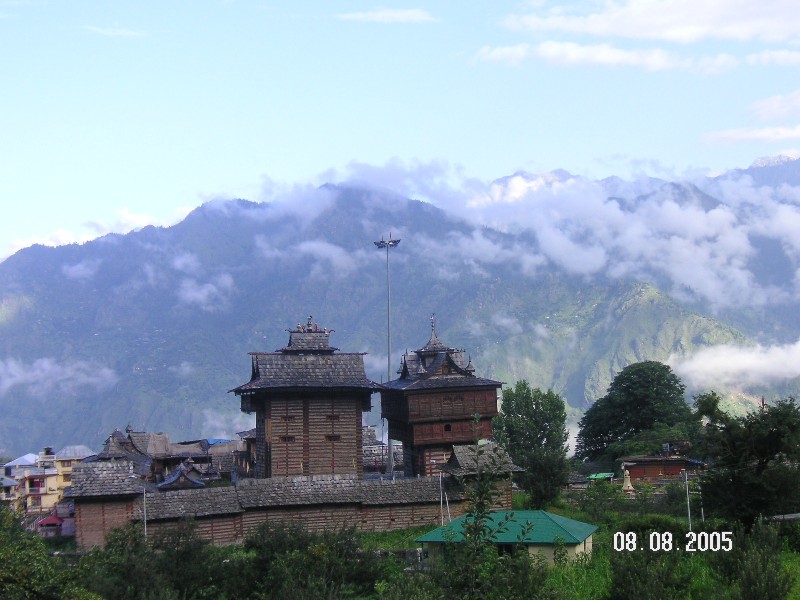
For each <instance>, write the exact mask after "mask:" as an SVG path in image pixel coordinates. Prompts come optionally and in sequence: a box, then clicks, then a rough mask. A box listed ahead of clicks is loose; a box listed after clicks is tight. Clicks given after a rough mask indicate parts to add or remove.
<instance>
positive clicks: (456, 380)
mask: <svg viewBox="0 0 800 600" xmlns="http://www.w3.org/2000/svg"><path fill="white" fill-rule="evenodd" d="M399 373H400V377H398V378H397V379H394V380H392V381H389V382H387V383H385V384H383V385H384V387H386V388H390V389H394V390H404V391H412V390H429V389H436V388H450V389H453V388H475V387H492V388H499V387H500V386H502V385H503V382H502V381H494V380H493V379H485V378H482V377H475V367H473V366H472V360H470V359H467V357H466V354H465V351H464V350H457V349H456V348H450V347H448V346H446V345H445V344H443V343H442V342H441V341H440V340H439V338H438V337H437V336H436V326H435V323H433V322H432V323H431V338H430V339H429V340H428V343H427V344H425V345H424V346H423V347H422V348H420V349H419V350H414V351H413V352H406V353H405V354H404V355H403V363H402V365H401V366H400V371H399Z"/></svg>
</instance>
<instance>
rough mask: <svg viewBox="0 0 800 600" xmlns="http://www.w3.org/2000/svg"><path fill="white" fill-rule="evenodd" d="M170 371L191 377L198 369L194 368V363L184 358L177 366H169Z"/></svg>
mask: <svg viewBox="0 0 800 600" xmlns="http://www.w3.org/2000/svg"><path fill="white" fill-rule="evenodd" d="M169 371H170V372H172V373H175V374H176V375H177V376H178V377H181V378H184V379H185V378H187V377H191V376H192V375H193V374H194V373H195V372H196V371H197V369H195V368H194V366H193V365H192V363H190V362H187V361H185V360H184V361H182V362H181V364H179V365H177V366H172V367H169Z"/></svg>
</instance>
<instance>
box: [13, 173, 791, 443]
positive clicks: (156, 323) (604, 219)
mask: <svg viewBox="0 0 800 600" xmlns="http://www.w3.org/2000/svg"><path fill="white" fill-rule="evenodd" d="M396 183H397V182H396V181H395V184H396ZM434 184H435V185H434ZM390 234H391V235H392V237H393V238H394V239H401V243H400V244H399V245H398V246H397V247H396V248H394V249H392V250H391V253H390V275H391V297H392V312H391V326H392V361H391V364H392V370H393V371H394V370H395V369H396V368H397V367H399V360H400V355H401V353H402V352H403V351H404V350H406V349H413V348H419V347H421V346H422V345H424V344H425V342H426V341H427V340H428V337H429V336H430V326H431V316H432V315H434V314H435V315H436V317H435V319H436V327H437V335H438V337H439V338H440V339H441V340H442V341H443V342H445V343H447V344H449V345H451V346H454V347H459V348H464V349H465V350H466V351H467V352H468V354H470V356H471V358H472V361H473V364H474V366H475V367H476V371H477V374H479V375H481V376H485V377H491V378H494V379H499V380H501V381H504V382H507V383H509V384H513V383H514V382H515V381H516V380H518V379H521V378H525V379H528V380H529V381H530V383H531V384H532V385H534V386H538V387H543V388H552V389H554V390H555V391H557V392H559V393H560V394H561V395H562V396H563V397H564V398H565V399H566V401H567V402H568V404H569V407H570V414H571V416H572V419H573V421H574V420H575V419H577V417H578V416H579V415H580V414H581V412H582V411H583V410H585V408H586V407H587V406H589V405H590V404H591V402H593V401H594V400H596V399H597V398H599V397H601V396H602V395H603V394H604V392H605V389H606V387H607V386H608V384H609V382H610V381H611V379H612V378H613V377H614V375H615V374H616V373H617V372H618V371H619V370H620V369H622V368H623V367H624V366H626V365H627V364H630V363H632V362H636V361H639V360H660V361H665V362H668V363H669V364H670V365H672V366H673V369H675V371H676V372H677V373H678V374H679V376H681V377H682V379H683V381H684V383H686V385H687V387H688V396H691V394H692V393H697V392H700V391H706V390H708V389H716V390H718V391H721V392H723V393H724V394H725V395H726V397H727V398H728V402H729V406H730V407H731V408H732V409H733V410H747V409H748V408H749V407H752V406H755V402H756V398H760V397H761V396H762V395H763V396H765V397H766V398H767V400H768V401H774V400H775V399H777V398H779V397H785V396H787V395H790V394H796V393H797V389H798V387H799V384H800V378H799V376H800V366H799V365H800V342H798V339H800V314H798V311H797V310H796V305H797V299H798V296H799V295H800V160H789V159H784V160H769V161H760V162H757V163H754V165H753V166H751V167H750V168H748V169H741V170H736V171H731V172H729V173H725V174H723V175H720V176H718V177H713V178H710V177H697V178H694V179H692V180H676V181H671V180H667V179H658V178H646V177H642V178H638V179H635V180H632V181H626V180H622V179H620V178H609V179H604V180H601V181H593V180H589V179H586V178H582V177H576V176H573V175H571V174H569V173H566V172H564V171H555V172H552V173H546V174H542V175H533V174H529V173H522V172H520V173H515V174H513V175H510V176H508V177H504V178H501V179H498V180H496V181H493V182H490V183H486V184H482V183H479V182H474V181H468V180H464V181H456V182H452V181H451V182H442V181H436V182H433V183H432V182H431V180H430V179H427V180H426V179H425V178H424V177H422V176H421V175H419V174H414V173H408V174H406V177H405V179H403V180H402V183H401V184H397V185H392V184H391V183H390V184H386V185H381V184H380V182H375V181H371V182H369V183H366V182H363V181H357V180H353V181H348V182H344V183H338V184H326V185H323V186H321V187H314V188H311V187H296V188H291V189H288V190H284V191H283V192H281V194H278V195H276V196H275V197H274V198H272V199H270V201H267V202H252V201H247V200H241V199H239V200H215V201H211V202H208V203H206V204H204V205H202V206H200V207H199V208H197V209H195V210H194V211H193V212H191V213H190V214H189V215H188V216H187V217H186V218H185V219H184V220H183V221H182V222H180V223H178V224H176V225H174V226H172V227H165V228H160V227H153V226H149V227H145V228H143V229H140V230H137V231H133V232H131V233H128V234H125V235H121V234H111V235H106V236H104V237H100V238H98V239H95V240H93V241H90V242H87V243H84V244H79V245H78V244H74V245H67V246H59V247H55V248H53V247H45V246H39V245H35V246H31V247H29V248H26V249H23V250H21V251H19V252H17V253H16V254H14V255H13V256H11V257H9V258H7V259H6V260H4V261H3V262H2V263H0V410H2V415H3V417H2V419H1V420H0V447H2V448H4V449H5V453H6V454H9V455H17V454H20V453H23V452H29V451H37V450H38V449H39V448H41V447H43V446H45V445H46V446H54V447H60V446H61V445H64V444H68V443H75V444H77V443H82V444H87V445H89V446H92V447H95V448H98V447H99V445H100V444H101V443H102V441H103V439H105V437H107V436H108V434H109V433H111V432H112V431H113V430H114V429H115V428H120V429H124V428H125V427H126V426H127V425H128V424H130V425H131V426H132V427H133V428H134V429H136V430H148V431H165V432H167V433H169V434H170V435H171V436H172V437H173V439H176V440H177V439H195V438H198V437H229V438H230V437H232V436H233V435H234V434H235V432H236V431H241V430H244V429H249V428H250V427H252V426H253V416H251V415H244V414H242V413H241V412H240V411H239V403H238V400H237V398H236V397H235V396H234V395H233V394H230V393H228V390H230V389H232V388H233V387H235V386H237V385H239V384H242V383H244V382H246V381H247V380H248V379H249V376H250V357H249V356H248V355H247V353H248V352H250V351H271V350H275V349H278V348H281V347H283V346H284V345H285V343H286V341H287V340H288V333H286V330H287V329H289V328H292V327H293V326H294V325H295V324H296V323H298V322H304V321H305V320H306V319H307V318H308V317H309V315H312V316H313V319H314V321H315V322H317V323H318V324H319V325H320V326H321V327H327V328H328V329H333V330H334V333H333V334H332V337H331V343H332V345H334V346H336V347H338V348H340V349H341V350H342V351H346V352H366V353H367V354H366V356H365V363H366V366H367V374H368V375H369V376H370V377H371V378H373V379H374V380H376V381H383V380H385V379H386V376H387V373H386V365H387V360H386V358H387V357H386V346H387V340H386V321H387V319H386V299H387V297H386V295H387V286H386V254H385V251H384V250H380V249H378V248H376V247H375V245H374V244H373V242H375V241H377V240H379V239H381V238H382V237H384V238H387V236H389V235H390ZM393 376H394V375H393ZM373 404H374V405H375V407H374V409H373V412H372V413H370V414H369V415H368V416H367V417H366V421H367V422H369V423H373V424H374V423H377V422H378V421H379V400H378V397H377V396H376V397H375V399H374V402H373Z"/></svg>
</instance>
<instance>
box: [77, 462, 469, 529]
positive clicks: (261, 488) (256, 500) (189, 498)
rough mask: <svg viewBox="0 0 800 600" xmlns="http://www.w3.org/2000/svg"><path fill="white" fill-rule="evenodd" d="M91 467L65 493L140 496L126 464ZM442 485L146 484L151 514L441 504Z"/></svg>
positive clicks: (425, 481) (318, 480) (428, 480)
mask: <svg viewBox="0 0 800 600" xmlns="http://www.w3.org/2000/svg"><path fill="white" fill-rule="evenodd" d="M91 465H92V463H85V464H83V463H82V464H81V465H80V468H76V469H75V470H73V485H72V487H69V488H67V490H66V491H65V494H64V495H65V497H67V498H73V499H75V498H86V499H91V498H100V497H108V496H119V497H126V496H127V497H134V496H141V495H142V480H141V479H131V478H130V477H129V470H128V468H127V467H126V466H125V464H122V463H119V464H103V465H100V466H97V463H94V465H95V466H91ZM90 469H93V471H91V470H90ZM439 485H440V480H439V478H438V477H423V478H416V479H398V480H383V481H382V480H362V479H358V478H356V477H355V476H342V475H315V476H310V477H275V478H272V479H244V480H240V481H239V482H238V484H237V485H235V486H227V487H212V488H199V489H186V490H171V491H156V488H155V486H152V485H151V484H147V486H148V492H147V518H148V519H154V520H156V519H174V518H179V517H183V516H194V517H204V516H210V515H221V514H236V513H240V512H243V511H244V510H248V509H249V510H257V509H259V508H267V507H278V506H311V505H320V504H356V505H358V504H361V505H385V504H417V503H420V504H422V503H438V502H439V501H440V488H439ZM441 485H442V486H443V490H444V491H445V492H446V493H447V496H448V499H449V500H451V501H457V500H461V499H462V498H463V489H462V488H461V487H460V486H459V484H458V482H456V481H455V480H453V479H452V478H449V477H448V478H443V479H442V480H441ZM151 490H152V492H153V493H151ZM136 502H141V500H136Z"/></svg>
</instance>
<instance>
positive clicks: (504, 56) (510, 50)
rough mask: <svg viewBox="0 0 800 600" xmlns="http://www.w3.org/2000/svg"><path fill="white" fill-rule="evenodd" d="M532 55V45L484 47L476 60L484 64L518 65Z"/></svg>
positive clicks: (476, 56)
mask: <svg viewBox="0 0 800 600" xmlns="http://www.w3.org/2000/svg"><path fill="white" fill-rule="evenodd" d="M530 55H531V46H530V44H517V45H516V46H497V47H494V48H493V47H491V46H484V47H483V48H481V49H480V50H478V52H477V53H476V55H475V58H476V59H477V60H480V61H484V62H502V63H507V64H511V65H516V64H519V63H520V62H522V61H523V60H525V59H526V58H528V57H529V56H530Z"/></svg>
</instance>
